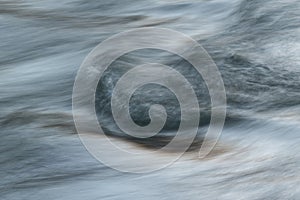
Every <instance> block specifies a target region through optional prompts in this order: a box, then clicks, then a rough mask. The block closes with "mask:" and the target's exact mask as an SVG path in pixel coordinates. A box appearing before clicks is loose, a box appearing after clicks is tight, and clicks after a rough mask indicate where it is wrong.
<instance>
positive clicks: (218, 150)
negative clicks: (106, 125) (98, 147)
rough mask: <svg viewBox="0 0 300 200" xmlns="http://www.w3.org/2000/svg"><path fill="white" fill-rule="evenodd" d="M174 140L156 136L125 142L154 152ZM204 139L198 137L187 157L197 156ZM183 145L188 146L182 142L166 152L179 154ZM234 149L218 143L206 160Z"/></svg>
mask: <svg viewBox="0 0 300 200" xmlns="http://www.w3.org/2000/svg"><path fill="white" fill-rule="evenodd" d="M172 139H173V137H171V136H155V137H151V138H143V139H140V138H126V139H125V140H126V141H128V142H131V143H133V144H134V145H135V146H138V147H142V148H146V149H152V150H159V149H162V148H163V147H164V146H166V145H168V143H169V142H170V141H171V140H172ZM203 140H204V138H203V137H196V138H195V139H194V140H193V142H192V144H191V145H190V146H189V148H188V149H187V150H186V153H185V154H187V155H193V157H195V156H194V155H197V156H196V157H197V158H198V157H199V156H198V153H199V151H200V148H201V145H202V143H203ZM183 145H186V141H182V143H178V146H177V147H176V146H174V147H173V148H169V149H167V150H165V151H164V152H166V153H179V152H181V150H182V147H183ZM232 149H233V147H231V146H228V145H224V144H221V143H220V142H219V143H217V144H216V145H215V146H214V148H213V149H212V151H211V152H210V153H209V154H208V155H207V156H206V157H205V158H204V159H208V158H213V157H216V156H219V155H222V154H226V153H229V152H230V151H231V150H232Z"/></svg>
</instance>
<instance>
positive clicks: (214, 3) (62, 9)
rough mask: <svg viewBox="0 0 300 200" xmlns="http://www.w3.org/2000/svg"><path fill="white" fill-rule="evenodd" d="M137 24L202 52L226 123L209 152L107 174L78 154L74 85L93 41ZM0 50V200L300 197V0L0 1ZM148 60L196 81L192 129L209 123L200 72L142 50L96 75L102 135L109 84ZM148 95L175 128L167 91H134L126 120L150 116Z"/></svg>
mask: <svg viewBox="0 0 300 200" xmlns="http://www.w3.org/2000/svg"><path fill="white" fill-rule="evenodd" d="M140 27H164V28H171V29H174V30H177V31H180V32H182V33H185V34H187V35H189V36H191V37H192V38H194V39H195V40H197V41H198V42H199V43H200V44H201V45H202V46H203V47H204V48H205V49H206V50H207V52H208V53H209V54H210V56H211V57H212V58H213V60H214V61H215V63H216V65H217V66H218V68H219V70H220V72H221V74H222V78H223V81H224V84H225V88H226V95H227V119H226V123H225V127H224V130H223V132H222V136H221V138H220V140H219V142H218V145H217V150H215V152H213V153H212V155H210V156H208V157H207V158H206V159H201V160H199V159H197V158H194V156H193V152H192V153H191V154H192V157H189V156H183V158H182V159H180V160H179V161H178V162H176V163H174V164H173V165H171V166H169V167H167V168H165V169H162V170H159V171H157V172H153V173H150V174H139V175H137V174H129V173H122V172H118V171H116V170H113V169H110V168H109V167H106V166H105V165H103V164H101V163H100V162H98V161H97V160H95V159H94V158H93V157H92V156H91V155H90V154H89V153H88V152H87V151H86V149H85V147H84V146H83V145H82V144H81V142H80V140H79V138H78V135H77V134H76V133H77V132H76V129H75V126H74V122H73V117H72V90H73V84H74V80H75V77H76V73H77V70H78V69H79V66H80V65H81V63H82V61H83V59H84V58H85V57H86V56H87V54H88V53H89V52H90V51H91V50H92V49H93V48H94V47H95V46H96V45H97V44H99V43H100V42H101V41H103V40H105V39H106V38H108V37H110V36H112V35H114V34H117V33H119V32H122V31H126V30H131V29H133V28H140ZM145 39H147V38H145ZM174 43H176V41H174ZM0 52H1V53H0V134H1V140H0V199H5V200H6V199H7V200H18V199H36V200H39V199H51V200H54V199H72V200H76V199H87V200H90V199H189V200H190V199H222V200H223V199H224V200H226V199H251V200H253V199H272V200H273V199H300V187H299V185H300V156H299V152H300V145H299V144H300V135H299V134H300V1H299V0H269V1H259V0H175V1H170V0H149V1H146V0H141V1H133V0H124V1H116V0H110V1H104V0H100V1H87V0H65V1H57V0H46V1H34V0H23V1H22V0H10V1H5V0H1V1H0ZM153 59H155V60H156V61H160V62H161V63H165V64H168V65H170V66H172V67H174V68H175V69H177V70H178V71H180V72H181V73H182V74H183V75H185V76H186V77H187V79H188V80H189V81H190V82H191V83H193V84H194V85H195V86H197V87H196V88H195V92H196V94H197V97H198V98H199V105H200V107H201V112H202V113H201V122H200V124H199V128H200V129H202V128H203V129H205V128H206V127H207V126H208V124H209V116H210V106H209V105H210V98H209V94H208V91H207V89H206V87H205V84H204V83H203V81H202V79H201V77H197V76H196V75H195V73H194V71H193V68H192V67H191V66H190V65H189V64H188V63H187V62H186V61H184V60H181V59H180V58H178V57H176V56H174V55H170V54H168V53H166V52H161V51H151V50H149V51H143V50H141V51H139V52H133V53H130V54H128V55H124V56H122V57H121V58H120V59H118V60H117V61H116V62H114V63H113V64H112V66H111V67H110V68H109V69H108V70H107V72H106V73H105V76H104V77H102V78H101V80H100V82H99V87H98V88H97V93H96V110H97V114H98V119H99V122H100V123H101V125H103V127H104V129H105V130H106V131H107V133H108V135H110V136H116V137H118V138H121V139H122V138H123V136H122V132H120V130H119V129H118V127H117V126H116V124H115V123H114V121H113V118H112V115H111V111H110V105H109V102H110V97H111V91H112V89H113V87H114V85H115V83H116V81H117V80H118V79H119V78H120V77H121V76H122V74H124V73H125V71H126V70H128V69H130V68H131V67H133V66H135V65H137V64H140V63H143V62H145V61H149V60H153ZM153 102H154V103H159V104H162V105H164V106H165V107H166V110H167V113H168V119H167V122H166V125H165V127H164V129H165V130H166V132H168V133H171V135H172V133H175V132H176V129H177V128H178V124H179V123H180V111H179V107H178V102H177V100H176V97H175V96H174V95H173V94H172V93H170V91H168V90H167V89H165V88H161V87H157V86H151V85H150V86H145V87H144V88H142V89H140V90H138V91H137V92H136V93H135V94H134V96H133V97H132V101H131V108H130V109H131V114H132V118H133V120H134V121H135V122H136V123H137V124H139V125H145V124H147V123H149V120H150V119H149V116H148V113H147V108H149V105H150V104H152V103H153ZM160 134H161V137H164V136H165V135H164V134H165V133H164V132H162V133H160ZM200 136H201V133H200ZM123 142H124V143H135V142H136V141H131V140H130V138H126V140H123ZM156 142H159V141H156V140H155V139H154V140H151V141H150V143H152V144H150V146H151V145H152V146H156ZM136 148H145V147H142V146H136ZM128 162H130V160H128Z"/></svg>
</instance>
